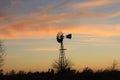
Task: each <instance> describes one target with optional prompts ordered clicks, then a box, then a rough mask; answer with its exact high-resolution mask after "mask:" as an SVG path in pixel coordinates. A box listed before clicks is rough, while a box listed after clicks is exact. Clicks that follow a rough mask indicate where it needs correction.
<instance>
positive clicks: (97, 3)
mask: <svg viewBox="0 0 120 80" xmlns="http://www.w3.org/2000/svg"><path fill="white" fill-rule="evenodd" d="M118 2H120V1H119V0H92V1H89V2H80V3H74V4H73V5H71V6H69V7H72V8H74V9H77V8H96V7H102V6H106V5H109V4H113V3H118Z"/></svg>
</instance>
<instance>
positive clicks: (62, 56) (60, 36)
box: [57, 32, 71, 71]
mask: <svg viewBox="0 0 120 80" xmlns="http://www.w3.org/2000/svg"><path fill="white" fill-rule="evenodd" d="M66 38H68V39H71V34H68V35H67V36H66ZM63 39H64V35H63V33H62V32H59V33H58V34H57V41H58V43H60V54H59V67H60V71H62V70H64V69H65V60H66V57H65V52H64V51H65V50H66V49H64V45H63Z"/></svg>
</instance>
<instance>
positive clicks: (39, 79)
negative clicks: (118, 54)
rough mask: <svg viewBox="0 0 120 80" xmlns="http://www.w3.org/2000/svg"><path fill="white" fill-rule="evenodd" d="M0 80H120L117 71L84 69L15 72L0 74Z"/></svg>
mask: <svg viewBox="0 0 120 80" xmlns="http://www.w3.org/2000/svg"><path fill="white" fill-rule="evenodd" d="M0 80H120V71H119V70H98V71H93V70H92V69H90V68H88V67H87V68H85V69H84V70H83V71H81V72H80V71H76V70H71V69H67V70H64V71H59V72H54V70H53V69H51V70H48V71H47V72H24V71H19V72H17V73H16V72H15V71H14V70H12V71H11V72H9V73H6V74H3V73H2V71H1V73H0Z"/></svg>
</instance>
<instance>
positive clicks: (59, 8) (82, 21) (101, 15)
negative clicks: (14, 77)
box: [0, 0, 120, 71]
mask: <svg viewBox="0 0 120 80" xmlns="http://www.w3.org/2000/svg"><path fill="white" fill-rule="evenodd" d="M58 32H63V33H64V35H66V34H69V33H71V34H72V35H73V38H72V39H71V40H69V39H66V38H65V39H64V46H65V48H67V50H66V51H65V53H66V57H67V58H68V59H70V60H71V62H72V63H73V64H74V66H73V68H75V69H77V70H81V69H83V68H84V67H87V66H89V67H90V68H92V69H105V68H110V67H111V66H112V63H113V61H114V60H116V61H118V63H119V61H120V0H0V39H1V40H2V41H3V43H4V45H5V50H6V53H5V61H4V66H3V67H2V68H3V69H4V71H10V70H12V69H14V70H16V71H18V70H25V71H47V70H48V69H49V68H52V63H53V62H54V60H56V59H58V55H59V43H57V41H56V35H57V33H58ZM117 68H119V69H120V65H119V64H118V65H117Z"/></svg>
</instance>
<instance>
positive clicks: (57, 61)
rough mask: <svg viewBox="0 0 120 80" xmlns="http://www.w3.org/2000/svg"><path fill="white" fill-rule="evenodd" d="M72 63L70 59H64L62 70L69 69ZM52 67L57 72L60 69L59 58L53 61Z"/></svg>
mask: <svg viewBox="0 0 120 80" xmlns="http://www.w3.org/2000/svg"><path fill="white" fill-rule="evenodd" d="M72 65H73V64H72V63H71V61H70V60H68V59H65V62H64V66H63V68H64V70H68V69H71V67H72ZM53 68H55V69H56V71H57V72H59V71H60V70H61V63H60V61H59V60H55V61H54V63H53Z"/></svg>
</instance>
